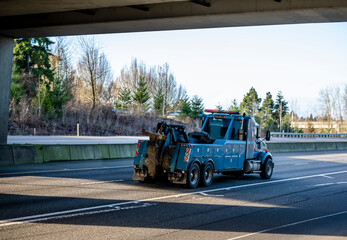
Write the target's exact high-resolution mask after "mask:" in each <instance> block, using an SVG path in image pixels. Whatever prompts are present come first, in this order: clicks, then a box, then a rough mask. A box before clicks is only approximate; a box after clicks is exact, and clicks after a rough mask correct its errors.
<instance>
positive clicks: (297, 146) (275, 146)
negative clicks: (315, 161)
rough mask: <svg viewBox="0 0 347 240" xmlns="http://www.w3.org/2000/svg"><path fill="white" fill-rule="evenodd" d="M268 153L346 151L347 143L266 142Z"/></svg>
mask: <svg viewBox="0 0 347 240" xmlns="http://www.w3.org/2000/svg"><path fill="white" fill-rule="evenodd" d="M266 144H267V146H268V149H269V151H270V152H273V153H277V152H314V151H333V150H347V142H287V143H283V142H268V143H266Z"/></svg>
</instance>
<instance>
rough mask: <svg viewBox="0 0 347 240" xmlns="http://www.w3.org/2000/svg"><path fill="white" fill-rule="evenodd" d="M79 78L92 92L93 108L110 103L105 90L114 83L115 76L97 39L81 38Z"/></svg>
mask: <svg viewBox="0 0 347 240" xmlns="http://www.w3.org/2000/svg"><path fill="white" fill-rule="evenodd" d="M79 48H80V60H79V64H78V70H79V77H80V79H81V81H83V82H84V83H85V85H86V86H87V87H88V88H89V90H90V92H91V100H92V108H94V107H95V105H96V104H97V103H98V102H100V101H108V100H109V99H108V97H107V96H108V94H105V92H104V90H105V88H107V86H108V85H109V84H110V83H111V82H112V78H113V74H112V71H111V67H110V64H109V62H108V60H107V58H106V55H105V54H104V53H102V52H101V48H100V46H99V44H98V43H97V42H96V40H95V37H80V38H79Z"/></svg>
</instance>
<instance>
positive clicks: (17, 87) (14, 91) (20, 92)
mask: <svg viewBox="0 0 347 240" xmlns="http://www.w3.org/2000/svg"><path fill="white" fill-rule="evenodd" d="M20 78H21V75H20V74H19V73H17V72H15V71H14V66H13V67H12V76H11V98H10V99H11V101H14V103H16V104H18V103H19V101H20V100H21V98H23V97H24V93H25V92H24V89H23V83H21V82H20Z"/></svg>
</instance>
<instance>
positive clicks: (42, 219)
mask: <svg viewBox="0 0 347 240" xmlns="http://www.w3.org/2000/svg"><path fill="white" fill-rule="evenodd" d="M134 204H138V203H134ZM155 205H157V203H143V204H141V205H133V206H128V207H119V206H115V207H111V208H110V209H104V210H98V211H90V212H79V213H72V214H66V215H59V216H52V217H43V218H39V219H32V220H25V221H22V222H8V223H4V224H1V226H9V225H16V224H23V223H32V222H41V221H48V220H52V219H54V220H56V219H62V218H70V217H80V216H85V215H92V214H100V213H108V212H116V211H121V210H131V209H137V208H146V207H150V206H155Z"/></svg>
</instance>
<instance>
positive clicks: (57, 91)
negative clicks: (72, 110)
mask: <svg viewBox="0 0 347 240" xmlns="http://www.w3.org/2000/svg"><path fill="white" fill-rule="evenodd" d="M69 100H70V94H69V91H68V88H67V87H66V86H65V83H64V82H63V81H62V80H61V79H60V78H57V77H56V78H54V80H53V82H52V84H51V87H50V90H49V91H48V97H47V100H46V101H45V102H44V103H43V113H44V114H45V115H46V116H47V117H49V118H52V117H60V116H61V115H62V110H63V105H64V104H66V103H67V102H68V101H69Z"/></svg>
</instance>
